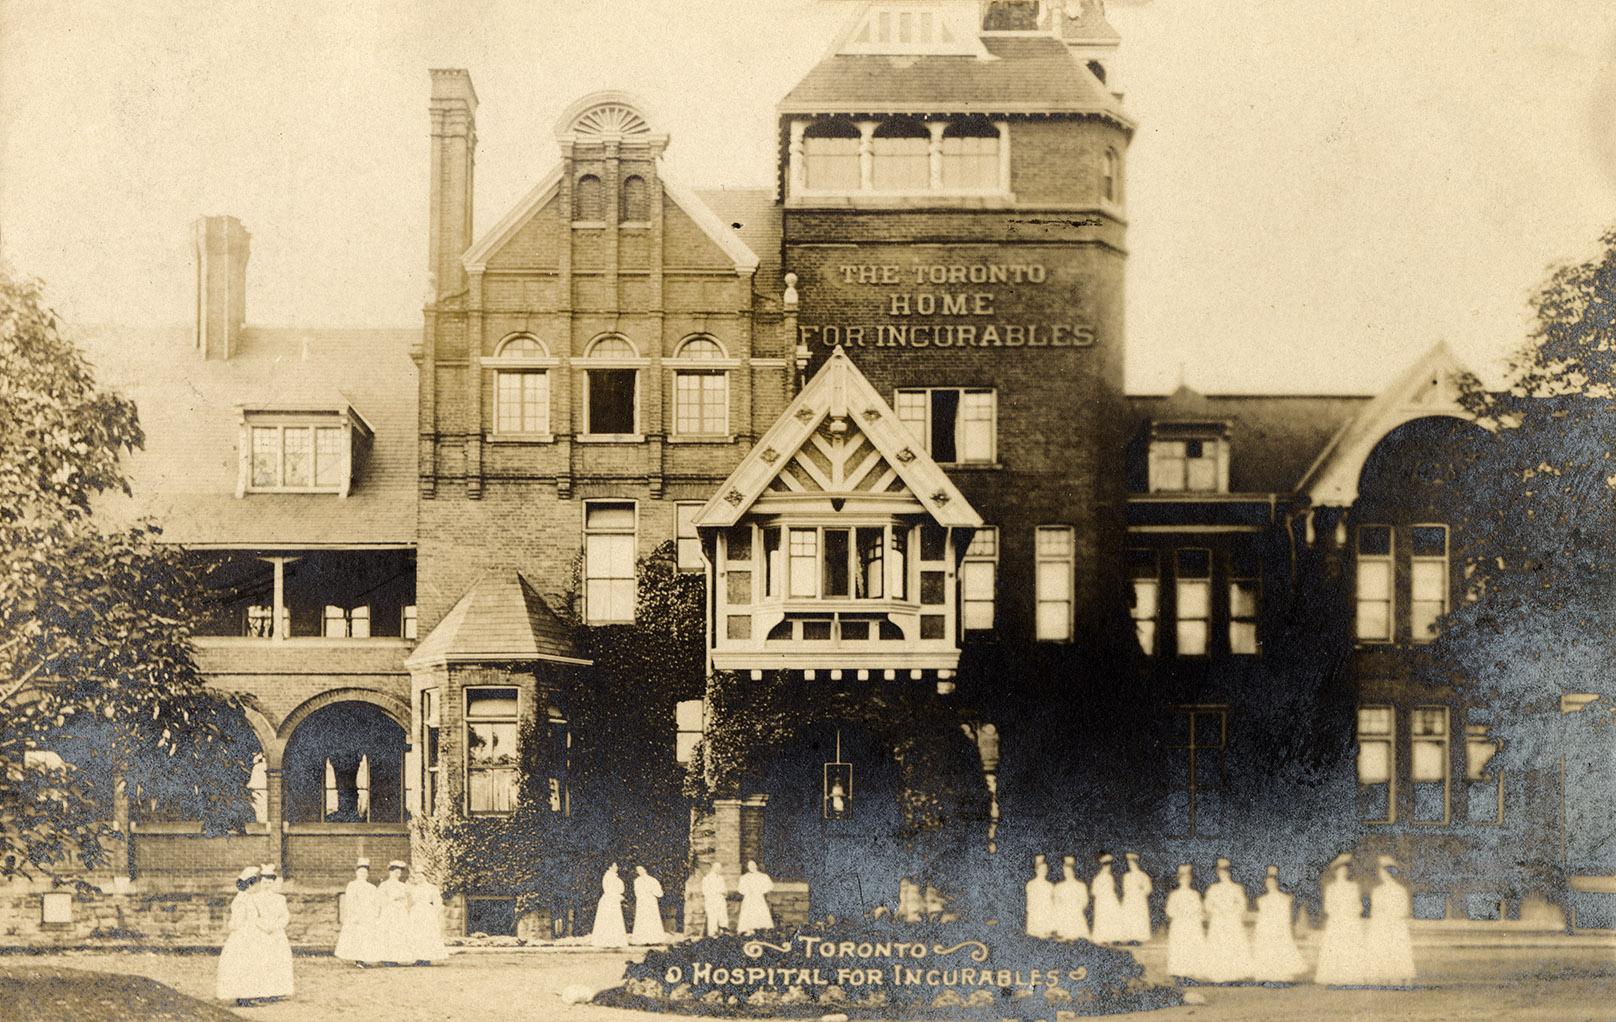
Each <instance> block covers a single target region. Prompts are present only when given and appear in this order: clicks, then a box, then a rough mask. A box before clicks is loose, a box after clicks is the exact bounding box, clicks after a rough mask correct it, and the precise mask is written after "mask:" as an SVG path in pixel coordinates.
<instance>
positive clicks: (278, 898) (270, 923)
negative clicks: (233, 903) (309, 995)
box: [256, 863, 292, 1000]
mask: <svg viewBox="0 0 1616 1022" xmlns="http://www.w3.org/2000/svg"><path fill="white" fill-rule="evenodd" d="M257 891H258V894H257V895H256V899H257V902H258V929H259V931H260V932H261V933H262V934H263V937H262V938H261V943H260V945H259V952H260V954H261V955H262V957H261V958H260V960H259V962H258V969H259V977H260V980H261V983H262V986H261V990H262V991H263V992H262V993H260V994H258V995H257V996H258V997H259V998H261V999H265V1000H279V999H281V998H282V997H290V996H292V944H291V942H290V941H289V940H287V939H286V926H287V924H288V923H290V922H291V920H292V913H291V912H290V911H289V910H288V909H287V907H286V895H284V894H282V893H281V878H280V876H279V873H278V871H277V870H276V869H275V867H274V866H273V865H271V864H267V863H266V864H265V865H264V867H263V868H262V869H260V870H259V871H258V887H257Z"/></svg>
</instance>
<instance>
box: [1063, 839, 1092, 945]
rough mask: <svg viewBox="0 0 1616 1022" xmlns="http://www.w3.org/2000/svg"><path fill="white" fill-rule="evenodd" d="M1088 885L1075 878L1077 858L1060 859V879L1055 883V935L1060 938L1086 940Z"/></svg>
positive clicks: (1087, 935)
mask: <svg viewBox="0 0 1616 1022" xmlns="http://www.w3.org/2000/svg"><path fill="white" fill-rule="evenodd" d="M1088 909H1089V885H1088V884H1085V883H1084V882H1083V881H1081V880H1079V879H1078V878H1077V860H1076V859H1075V858H1073V857H1072V856H1070V855H1068V856H1066V857H1065V858H1064V859H1062V860H1061V879H1060V882H1059V883H1057V884H1056V885H1055V936H1057V937H1059V938H1060V939H1061V940H1088V939H1089V922H1088V918H1087V915H1086V914H1087V912H1088Z"/></svg>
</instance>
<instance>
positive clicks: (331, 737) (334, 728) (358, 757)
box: [281, 693, 405, 823]
mask: <svg viewBox="0 0 1616 1022" xmlns="http://www.w3.org/2000/svg"><path fill="white" fill-rule="evenodd" d="M328 695H330V696H333V697H334V698H329V699H327V698H317V700H310V702H309V703H305V704H304V706H302V707H299V708H298V710H296V711H294V712H293V713H292V714H291V715H290V716H288V718H287V720H286V724H285V725H284V726H283V728H282V731H283V733H284V734H286V736H287V738H286V751H285V754H284V756H283V757H282V766H281V769H282V778H283V784H284V791H285V811H284V817H285V819H286V821H287V822H289V823H402V822H403V821H404V744H405V729H404V725H403V722H402V721H401V720H400V719H399V717H398V716H397V714H396V711H395V710H394V708H393V707H391V706H390V705H388V704H389V703H390V701H389V700H385V699H384V698H354V697H352V696H347V697H344V696H343V695H342V694H340V693H328Z"/></svg>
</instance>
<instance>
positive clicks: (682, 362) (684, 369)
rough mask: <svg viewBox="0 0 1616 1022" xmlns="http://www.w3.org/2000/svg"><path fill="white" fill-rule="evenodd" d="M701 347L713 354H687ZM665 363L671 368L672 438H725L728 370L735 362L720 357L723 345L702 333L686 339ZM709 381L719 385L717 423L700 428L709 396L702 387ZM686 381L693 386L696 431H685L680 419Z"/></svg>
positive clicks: (705, 418)
mask: <svg viewBox="0 0 1616 1022" xmlns="http://www.w3.org/2000/svg"><path fill="white" fill-rule="evenodd" d="M705 345H711V346H712V347H713V348H714V349H716V351H717V354H716V355H692V354H690V352H691V351H692V350H693V349H698V348H700V347H702V346H705ZM668 363H669V364H671V365H672V366H673V430H672V433H673V435H674V436H676V437H709V438H710V437H724V436H728V435H729V402H730V388H729V382H730V381H729V370H730V369H732V368H735V365H738V364H739V363H738V362H734V361H733V360H731V359H729V358H728V357H726V356H725V354H724V347H723V345H721V344H719V343H718V341H717V340H716V339H714V338H712V337H709V336H707V335H705V334H701V335H698V336H695V337H689V338H686V339H685V341H684V343H683V344H681V345H680V346H679V352H678V354H677V355H676V356H675V357H674V358H672V359H669V360H668ZM712 379H716V380H718V381H719V384H720V385H719V387H718V388H717V390H718V393H717V404H718V411H719V416H718V419H719V421H718V423H717V425H716V427H715V428H713V429H706V428H704V427H705V426H706V420H707V415H706V412H707V410H708V409H707V400H708V397H709V394H708V391H707V388H706V387H705V386H704V384H705V382H706V381H707V380H712ZM686 381H692V382H693V383H694V385H695V397H696V407H695V410H694V411H695V420H696V423H695V426H696V428H694V429H686V428H685V426H684V420H685V418H686V416H685V412H686V410H687V405H686V394H685V388H684V384H685V383H686Z"/></svg>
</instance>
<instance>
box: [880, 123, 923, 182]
mask: <svg viewBox="0 0 1616 1022" xmlns="http://www.w3.org/2000/svg"><path fill="white" fill-rule="evenodd" d="M870 184H871V186H872V187H874V188H875V190H876V191H878V192H919V191H926V190H927V189H929V188H930V187H931V132H930V131H929V130H927V128H926V126H925V125H924V124H922V123H921V122H919V121H915V120H910V119H909V118H905V117H895V118H893V119H891V120H888V121H883V122H882V123H881V124H880V125H879V126H877V127H876V129H875V134H874V135H873V136H872V137H871V139H870Z"/></svg>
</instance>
